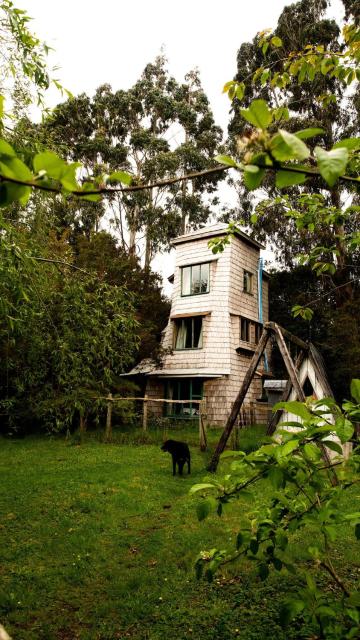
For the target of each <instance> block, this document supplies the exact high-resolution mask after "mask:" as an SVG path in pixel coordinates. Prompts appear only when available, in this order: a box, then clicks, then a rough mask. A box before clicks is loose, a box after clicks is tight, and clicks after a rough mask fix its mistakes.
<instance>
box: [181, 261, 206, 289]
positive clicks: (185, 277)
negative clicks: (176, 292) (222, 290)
mask: <svg viewBox="0 0 360 640" xmlns="http://www.w3.org/2000/svg"><path fill="white" fill-rule="evenodd" d="M209 291H210V263H209V262H204V263H203V264H192V265H190V266H189V267H182V268H181V295H182V296H196V295H198V294H200V293H209Z"/></svg>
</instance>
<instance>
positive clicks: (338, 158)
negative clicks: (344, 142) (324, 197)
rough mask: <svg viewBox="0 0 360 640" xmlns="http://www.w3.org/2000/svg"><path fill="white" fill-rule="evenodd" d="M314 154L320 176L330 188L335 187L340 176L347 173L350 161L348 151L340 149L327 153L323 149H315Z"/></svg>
mask: <svg viewBox="0 0 360 640" xmlns="http://www.w3.org/2000/svg"><path fill="white" fill-rule="evenodd" d="M314 153H315V156H316V159H317V164H318V167H319V171H320V174H321V175H322V177H323V178H324V180H325V182H327V184H328V185H329V187H333V186H334V184H335V182H336V181H337V179H338V178H339V176H341V175H342V174H343V173H344V172H345V169H346V165H347V163H348V160H349V152H348V150H347V149H345V148H343V147H340V148H337V149H331V151H326V150H325V149H322V148H321V147H315V151H314Z"/></svg>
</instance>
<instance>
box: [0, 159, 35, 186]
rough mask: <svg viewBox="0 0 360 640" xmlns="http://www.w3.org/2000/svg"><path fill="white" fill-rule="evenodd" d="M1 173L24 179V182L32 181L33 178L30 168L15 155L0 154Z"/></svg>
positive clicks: (9, 176) (8, 176) (15, 178)
mask: <svg viewBox="0 0 360 640" xmlns="http://www.w3.org/2000/svg"><path fill="white" fill-rule="evenodd" d="M0 173H1V174H2V175H3V176H5V177H7V178H13V179H14V180H23V181H24V182H30V181H31V180H32V177H33V176H32V173H31V171H30V169H29V168H28V167H27V166H26V164H24V163H23V162H22V161H21V160H19V158H16V157H15V156H8V155H6V156H5V155H4V156H0Z"/></svg>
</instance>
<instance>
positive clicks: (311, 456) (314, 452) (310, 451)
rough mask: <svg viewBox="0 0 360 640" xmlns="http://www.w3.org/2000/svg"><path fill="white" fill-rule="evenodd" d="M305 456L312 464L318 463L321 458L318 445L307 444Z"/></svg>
mask: <svg viewBox="0 0 360 640" xmlns="http://www.w3.org/2000/svg"><path fill="white" fill-rule="evenodd" d="M304 454H305V457H306V458H307V459H308V460H311V461H312V462H316V461H317V460H319V459H320V458H321V451H320V449H319V447H317V446H316V444H314V443H312V442H307V443H306V444H305V445H304Z"/></svg>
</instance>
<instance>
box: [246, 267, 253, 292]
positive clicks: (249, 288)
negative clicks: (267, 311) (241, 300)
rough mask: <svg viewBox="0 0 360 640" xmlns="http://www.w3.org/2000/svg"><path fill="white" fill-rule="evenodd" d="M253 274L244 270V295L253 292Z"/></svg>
mask: <svg viewBox="0 0 360 640" xmlns="http://www.w3.org/2000/svg"><path fill="white" fill-rule="evenodd" d="M253 278H254V276H253V274H252V273H250V271H245V270H244V291H245V293H252V292H253Z"/></svg>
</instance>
